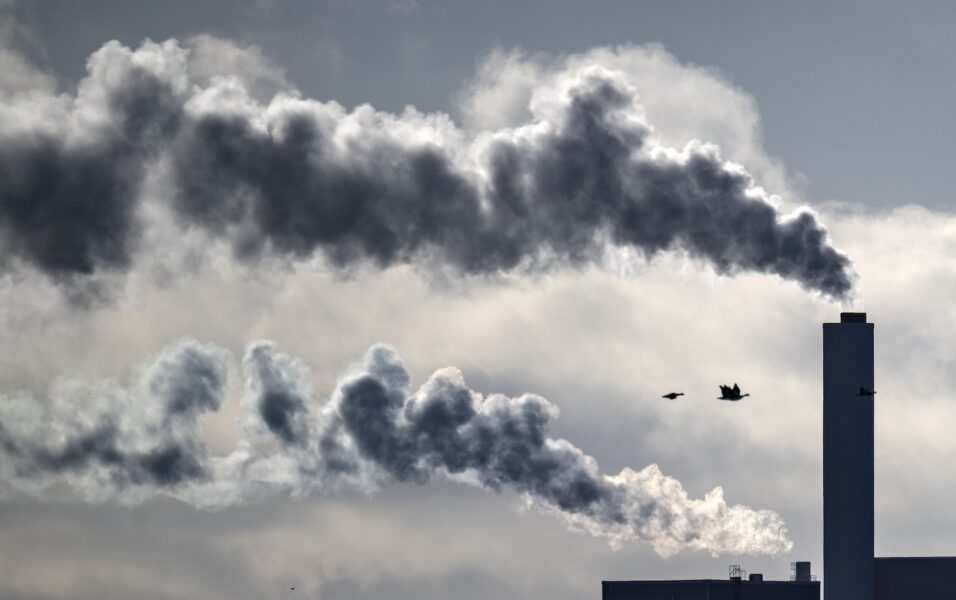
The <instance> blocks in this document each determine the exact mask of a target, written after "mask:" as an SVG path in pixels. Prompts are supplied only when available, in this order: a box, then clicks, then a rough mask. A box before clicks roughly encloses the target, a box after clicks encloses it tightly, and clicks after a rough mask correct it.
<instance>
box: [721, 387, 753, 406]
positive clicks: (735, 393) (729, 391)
mask: <svg viewBox="0 0 956 600" xmlns="http://www.w3.org/2000/svg"><path fill="white" fill-rule="evenodd" d="M749 395H750V394H741V393H740V386H738V385H737V384H736V383H735V384H734V387H730V386H729V385H722V386H720V398H717V399H718V400H730V401H731V402H736V401H738V400H740V399H741V398H746V397H747V396H749Z"/></svg>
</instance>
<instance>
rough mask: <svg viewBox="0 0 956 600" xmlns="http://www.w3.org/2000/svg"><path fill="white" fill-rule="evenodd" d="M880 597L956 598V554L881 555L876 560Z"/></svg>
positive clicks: (892, 599) (882, 599)
mask: <svg viewBox="0 0 956 600" xmlns="http://www.w3.org/2000/svg"><path fill="white" fill-rule="evenodd" d="M873 563H874V565H873V566H874V569H873V575H874V580H873V581H874V585H873V587H874V589H875V592H876V600H904V599H905V598H913V599H914V600H944V599H946V600H952V599H953V598H956V558H954V557H949V556H931V557H927V558H922V557H907V558H877V559H875V560H874V561H873Z"/></svg>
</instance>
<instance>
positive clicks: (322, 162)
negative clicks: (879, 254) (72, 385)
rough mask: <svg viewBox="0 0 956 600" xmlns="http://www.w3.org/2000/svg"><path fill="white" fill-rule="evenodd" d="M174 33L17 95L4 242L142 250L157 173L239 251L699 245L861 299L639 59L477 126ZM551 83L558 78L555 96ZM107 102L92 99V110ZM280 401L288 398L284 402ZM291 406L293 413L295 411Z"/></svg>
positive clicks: (822, 243) (60, 262)
mask: <svg viewBox="0 0 956 600" xmlns="http://www.w3.org/2000/svg"><path fill="white" fill-rule="evenodd" d="M187 64H188V55H187V53H186V52H185V51H184V50H182V49H181V48H179V46H177V45H176V44H175V43H174V42H167V43H166V44H164V45H162V46H158V45H155V44H151V43H147V44H144V46H143V47H142V48H140V49H139V50H136V51H130V50H128V49H125V48H122V47H120V46H119V45H118V44H115V43H114V44H110V45H108V46H106V47H104V49H103V50H100V51H99V52H97V53H96V54H95V55H94V56H93V57H92V58H91V60H90V65H91V66H90V75H89V77H88V78H87V79H86V80H84V82H83V83H82V84H81V85H80V88H79V91H78V93H77V96H76V97H75V98H73V99H70V101H69V103H67V104H69V105H64V101H60V102H54V101H53V100H49V106H47V105H41V106H45V107H46V110H47V112H49V113H50V114H45V113H43V112H42V111H41V112H40V115H39V116H38V117H34V118H33V119H32V120H29V119H28V123H29V124H28V125H26V126H24V125H22V123H18V124H17V125H16V126H14V124H13V123H12V121H11V120H12V119H14V118H17V119H22V117H23V115H22V111H23V110H24V109H23V106H21V105H20V104H18V102H23V101H24V100H23V99H22V98H20V99H19V100H18V99H16V98H14V99H7V100H6V106H4V107H2V108H0V131H3V132H4V133H2V134H0V135H2V140H0V142H2V145H0V148H2V151H0V243H2V244H3V246H4V248H6V249H7V253H8V256H9V257H13V258H15V259H17V260H19V261H22V262H26V263H28V264H30V265H32V266H34V267H35V268H37V269H40V270H42V271H44V272H46V273H49V274H51V275H52V276H55V277H62V276H64V275H69V276H78V275H87V274H93V273H96V272H98V271H101V270H107V271H108V270H120V271H122V270H124V269H128V268H129V267H130V263H131V261H132V259H133V257H134V256H135V255H136V253H137V252H138V251H141V252H152V251H155V250H157V249H155V248H141V247H137V245H136V242H135V240H139V239H143V238H142V236H139V235H137V230H138V229H139V228H140V227H142V226H143V225H142V222H141V220H140V219H139V218H138V216H137V206H138V205H139V204H140V203H141V202H142V196H143V194H142V193H141V191H140V190H141V188H142V183H143V178H144V176H145V174H146V173H147V172H149V171H150V168H151V167H153V166H157V165H162V166H163V167H164V169H165V170H164V171H163V172H164V173H166V176H167V177H168V179H167V181H166V183H167V187H168V188H169V193H168V194H167V195H166V196H164V197H167V198H168V199H169V206H168V209H169V211H170V212H171V213H172V214H173V215H174V218H175V219H176V221H177V222H178V223H179V226H181V227H185V228H199V229H201V230H202V231H204V232H206V233H207V234H209V235H212V236H214V237H216V238H220V239H224V240H226V241H228V242H229V243H230V244H231V246H232V247H233V248H234V250H235V253H236V255H237V256H239V257H242V258H246V259H254V258H256V257H260V256H262V255H271V256H279V257H286V258H288V259H291V260H301V259H308V258H311V257H313V256H315V255H320V256H322V257H324V258H326V259H327V260H329V261H330V262H331V263H333V264H335V265H338V266H343V267H346V266H352V265H358V264H367V263H371V264H374V265H376V266H379V267H382V268H385V267H388V266H390V265H394V264H399V263H415V264H419V265H436V264H437V265H439V266H442V267H450V268H452V269H453V270H456V271H458V272H460V273H479V274H482V273H500V272H507V271H510V270H514V269H540V268H544V267H547V266H560V265H583V264H588V263H593V262H596V261H598V260H600V259H601V258H602V257H603V256H604V255H605V254H606V251H607V249H608V248H614V247H625V248H634V249H637V250H639V251H640V252H641V253H643V254H644V255H645V256H646V257H652V256H653V255H655V254H656V253H659V252H663V251H668V250H682V251H685V252H687V253H689V254H690V255H691V256H694V257H696V258H699V259H701V260H704V261H706V262H708V263H709V264H711V265H713V266H714V268H715V269H717V271H719V272H720V273H725V274H733V273H736V272H741V271H755V272H761V273H768V274H773V275H777V276H780V277H783V278H785V279H788V280H792V281H795V282H797V283H799V284H800V285H802V286H803V287H805V288H806V289H808V290H813V291H816V292H820V293H822V294H824V295H826V296H828V297H831V298H835V299H844V298H846V297H847V295H848V294H849V293H850V291H851V289H852V277H853V276H852V269H851V265H850V262H849V260H848V259H847V257H845V256H844V255H843V254H841V253H840V252H838V251H837V250H835V249H834V248H833V247H832V246H830V244H829V242H828V238H827V233H826V230H825V229H824V228H823V226H822V225H821V224H820V223H819V222H818V221H817V219H816V218H815V217H814V215H813V214H812V213H810V212H808V211H803V212H799V213H797V214H794V215H790V216H787V217H783V216H781V215H780V214H779V213H778V212H777V210H776V209H775V208H774V207H773V206H772V205H771V204H770V203H769V202H768V199H767V197H766V195H765V194H764V192H763V191H762V190H760V189H759V188H757V187H755V186H754V183H753V181H752V180H751V178H750V176H749V175H748V174H747V173H746V172H744V171H743V170H741V169H740V168H738V167H735V166H733V165H730V164H728V163H725V162H723V161H722V160H721V159H720V157H719V155H718V154H717V153H716V150H714V149H713V148H711V147H708V146H705V145H700V144H694V145H690V146H688V147H686V148H684V149H682V150H673V149H670V148H666V147H662V146H661V145H659V144H658V143H657V142H656V141H655V140H654V138H653V135H652V131H651V129H650V126H649V125H648V124H647V123H646V122H645V120H644V118H643V116H642V111H641V110H640V107H639V105H638V104H637V96H636V93H635V91H634V90H632V89H630V88H629V87H628V86H627V85H626V84H625V83H623V81H622V79H621V78H620V77H619V76H618V75H616V74H615V73H613V72H610V71H606V70H603V69H601V68H600V67H592V68H589V69H583V70H581V71H580V72H579V73H578V74H577V75H576V77H574V78H572V79H569V80H568V81H565V82H563V83H562V84H560V85H555V86H552V87H550V88H546V89H541V90H538V91H537V93H536V98H538V100H539V101H538V103H537V105H536V107H535V114H534V119H533V121H532V122H531V123H529V124H528V125H525V126H522V127H518V128H508V129H502V130H499V131H497V132H492V133H487V132H486V133H483V134H479V135H477V136H471V137H469V134H466V133H464V132H463V131H462V130H460V129H458V128H457V127H455V126H454V125H453V124H452V123H451V122H450V121H448V119H447V118H446V117H443V116H442V115H420V114H418V113H415V112H414V111H408V112H406V113H404V114H402V115H401V116H395V115H389V114H384V113H378V112H375V111H374V110H373V109H371V108H370V107H368V106H363V107H359V108H357V109H355V110H353V111H351V112H347V111H345V110H343V109H342V108H341V107H339V106H338V105H336V104H335V103H327V104H324V103H320V102H316V101H311V100H302V99H299V98H297V97H295V96H294V95H279V96H276V97H275V98H273V99H272V101H271V102H270V103H269V104H268V105H262V104H260V103H258V102H256V101H255V100H253V99H251V98H250V97H249V96H248V94H247V93H246V91H245V89H244V88H243V87H242V85H241V83H240V82H238V81H228V80H224V79H213V80H211V82H209V81H204V82H203V84H202V85H200V84H199V83H196V82H190V81H189V75H188V73H189V69H188V68H187ZM541 99H544V101H542V100H541ZM90 115H92V116H90ZM270 405H271V403H270ZM277 426H280V427H281V424H279V425H277Z"/></svg>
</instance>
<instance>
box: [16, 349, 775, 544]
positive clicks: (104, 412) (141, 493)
mask: <svg viewBox="0 0 956 600" xmlns="http://www.w3.org/2000/svg"><path fill="white" fill-rule="evenodd" d="M228 361H229V359H228V356H227V354H226V353H225V352H224V351H222V350H218V349H216V348H215V347H212V346H203V345H200V344H198V343H196V342H192V341H184V342H180V343H178V344H175V345H173V346H171V347H169V348H167V349H166V350H165V351H164V352H163V353H162V354H161V355H160V357H159V358H158V359H157V361H156V362H155V363H154V364H153V365H151V366H149V367H148V368H146V369H144V370H143V371H142V372H141V374H140V376H139V378H138V379H136V380H134V381H133V382H131V383H130V384H128V385H126V386H119V385H117V384H116V383H109V382H100V383H94V384H88V383H87V384H80V383H77V382H72V383H71V382H62V383H61V384H60V385H59V386H56V387H54V388H53V389H52V390H51V391H50V393H49V394H48V395H47V396H45V397H42V398H38V397H34V396H32V395H29V394H7V395H4V396H0V491H4V490H6V491H11V490H21V491H26V492H31V493H34V494H40V495H42V494H44V493H46V492H47V490H49V489H50V486H52V485H54V484H56V483H59V482H66V483H68V484H70V485H71V486H72V487H73V488H75V489H77V490H78V491H80V492H81V493H82V494H84V495H85V496H86V497H87V498H90V499H94V500H105V499H108V498H118V499H119V500H121V501H125V502H134V501H139V500H142V499H145V498H148V497H150V496H153V495H157V494H161V495H167V496H173V497H176V498H180V499H182V500H184V501H187V502H191V503H193V504H196V505H198V506H204V507H221V506H224V505H228V504H233V503H237V502H242V501H248V500H251V499H255V498H259V497H261V496H263V495H264V494H270V493H272V494H274V493H291V494H294V495H302V494H306V493H309V492H315V491H319V490H326V491H328V490H330V489H334V488H336V487H341V486H350V485H357V486H362V487H369V486H371V487H376V486H380V485H383V484H385V483H387V482H389V481H409V482H415V483H420V484H421V483H426V482H428V481H429V480H431V479H433V478H435V477H443V478H450V479H453V480H456V481H460V482H464V483H468V484H471V485H475V486H479V487H482V488H485V489H489V490H495V491H500V490H513V491H516V492H518V493H520V494H521V495H523V497H525V498H526V499H527V501H528V503H529V504H531V505H533V506H536V507H538V508H539V509H541V510H544V511H547V512H550V513H554V514H556V515H558V516H560V517H561V518H563V519H564V520H565V521H566V522H567V523H568V525H569V526H571V527H572V528H574V529H577V530H581V531H585V532H588V533H590V534H592V535H596V536H601V537H605V538H608V539H609V540H610V541H611V542H612V543H615V544H620V543H624V542H633V541H644V542H647V543H650V544H651V545H652V546H653V547H654V549H655V550H656V551H657V552H659V553H661V554H663V555H667V554H672V553H674V552H677V551H680V550H682V549H699V550H707V551H710V552H712V553H714V554H718V553H723V552H731V553H736V554H741V553H770V554H775V553H779V552H785V551H788V550H789V549H790V547H791V542H790V541H789V538H788V534H787V529H786V527H785V525H784V523H783V521H782V520H781V519H780V517H779V516H778V515H777V514H776V513H774V512H771V511H766V510H754V509H751V508H748V507H746V506H741V505H734V506H730V505H728V504H727V503H726V502H725V500H724V498H723V492H722V490H721V489H720V488H717V489H715V490H714V491H712V492H710V493H709V494H707V495H706V496H705V498H704V499H702V500H695V499H691V498H689V497H688V495H687V493H686V492H685V491H684V489H683V488H682V487H681V485H680V482H678V481H676V480H674V479H672V478H670V477H667V476H666V475H664V474H663V473H661V471H660V470H659V469H658V468H657V466H656V465H651V466H649V467H646V468H644V469H643V470H641V471H634V470H632V469H629V468H625V469H623V470H622V471H621V472H620V473H618V474H617V475H607V474H603V473H601V471H600V469H599V467H598V465H597V462H596V461H595V460H594V458H592V457H590V456H588V455H587V454H585V453H584V452H582V451H581V450H580V449H579V448H577V447H575V446H574V445H573V444H571V443H570V442H568V441H567V440H563V439H558V438H554V437H551V435H550V426H551V421H552V420H553V419H554V418H556V417H557V415H558V410H557V408H556V407H555V406H554V405H552V404H551V403H549V402H548V401H547V400H545V399H544V398H541V397H539V396H534V395H530V394H526V395H523V396H519V397H515V398H511V397H506V396H503V395H498V394H495V395H490V396H487V397H482V396H481V395H480V394H478V393H476V392H474V391H472V390H470V389H469V388H468V387H467V386H466V385H465V382H464V380H463V379H462V376H461V373H460V372H459V371H458V370H457V369H454V368H446V369H442V370H439V371H437V372H436V373H435V374H434V375H432V377H431V378H430V379H429V380H428V381H427V382H426V383H425V385H423V386H422V387H421V388H420V389H418V390H417V391H415V392H412V391H410V389H409V377H408V373H407V371H406V370H405V367H404V365H403V364H402V363H401V361H400V360H399V358H398V356H397V355H396V354H395V353H394V352H393V351H392V350H390V349H388V348H386V347H383V346H375V347H373V348H372V349H371V350H369V352H368V354H367V355H366V357H365V359H364V361H363V362H362V363H361V364H360V365H358V366H357V367H356V368H354V369H352V370H351V371H350V372H349V373H348V374H347V375H346V376H344V377H343V378H342V380H341V381H340V383H339V385H338V386H337V388H336V390H335V391H334V393H333V394H332V396H331V398H330V399H329V401H327V402H326V403H325V404H324V405H322V406H321V408H319V409H318V410H316V409H315V408H314V407H315V404H316V403H315V402H314V401H313V400H312V399H311V396H310V393H309V391H308V388H309V387H310V381H309V370H308V368H306V367H305V365H303V364H302V363H301V362H300V361H298V360H296V359H294V358H292V357H289V356H286V355H282V354H278V353H276V352H274V351H273V349H272V347H271V345H270V344H268V343H256V344H252V345H251V346H250V347H249V349H248V350H247V352H246V355H245V358H244V361H243V366H244V371H245V376H246V382H245V394H244V396H243V399H242V405H243V406H244V407H245V408H246V410H247V414H246V420H245V422H244V425H243V433H242V437H241V439H240V441H239V443H238V444H237V445H236V447H235V449H234V450H233V451H232V452H230V453H228V454H225V455H221V456H219V455H214V454H212V453H211V452H209V451H208V450H207V448H206V446H205V444H204V443H203V441H202V435H201V432H202V429H203V419H204V415H205V414H206V413H208V412H214V411H216V410H218V408H219V407H220V406H221V404H222V402H223V398H224V396H225V393H226V384H227V376H226V374H227V372H228ZM78 405H82V406H83V409H84V410H82V411H77V409H76V407H77V406H78Z"/></svg>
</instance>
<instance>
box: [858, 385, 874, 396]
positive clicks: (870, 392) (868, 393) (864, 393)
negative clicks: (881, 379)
mask: <svg viewBox="0 0 956 600" xmlns="http://www.w3.org/2000/svg"><path fill="white" fill-rule="evenodd" d="M875 394H876V390H870V389H867V388H865V387H861V388H860V393H859V394H857V396H873V395H875Z"/></svg>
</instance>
